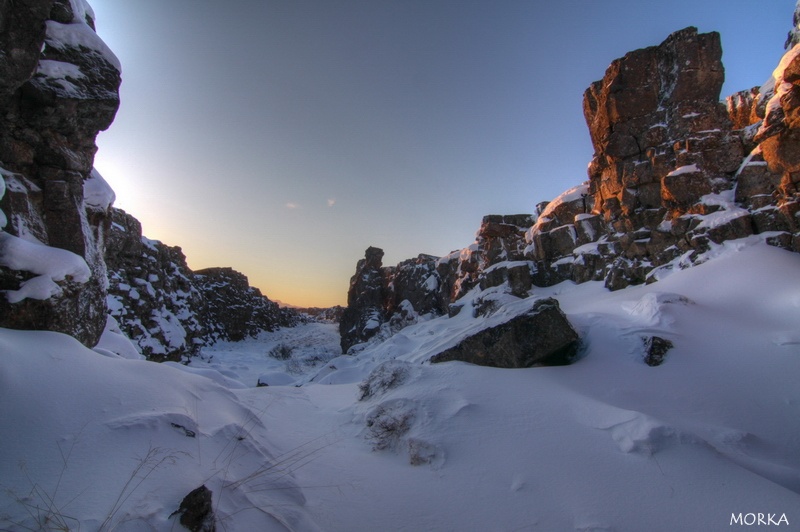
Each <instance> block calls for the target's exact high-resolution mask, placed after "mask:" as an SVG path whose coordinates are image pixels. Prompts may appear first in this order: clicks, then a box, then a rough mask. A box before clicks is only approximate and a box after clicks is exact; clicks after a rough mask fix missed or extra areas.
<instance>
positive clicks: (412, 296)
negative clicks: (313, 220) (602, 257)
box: [340, 214, 535, 353]
mask: <svg viewBox="0 0 800 532" xmlns="http://www.w3.org/2000/svg"><path fill="white" fill-rule="evenodd" d="M534 221H535V217H533V216H531V215H529V214H517V215H505V216H503V215H490V216H485V217H484V218H483V222H482V223H481V227H480V229H479V230H478V233H477V235H476V238H475V242H474V243H473V244H472V245H471V246H469V247H467V248H465V249H463V250H460V251H454V252H453V253H451V254H450V255H448V256H446V257H441V258H440V257H434V256H432V255H425V254H421V255H419V256H417V257H416V258H414V259H408V260H405V261H403V262H401V263H399V264H398V265H397V266H389V267H384V266H383V265H382V259H383V250H381V249H379V248H375V247H370V248H369V249H367V251H366V256H365V258H364V259H362V260H360V261H359V262H358V265H357V266H356V273H355V275H354V276H353V277H352V279H351V281H350V290H349V292H348V301H347V307H346V308H345V310H344V312H343V313H342V318H341V321H340V332H341V337H342V341H341V345H342V352H343V353H347V352H348V350H349V349H350V347H352V346H354V345H356V344H359V343H362V342H365V341H367V340H369V339H370V338H372V337H373V336H375V335H376V334H378V333H379V332H380V331H381V330H382V327H384V328H386V327H388V331H389V332H390V333H391V332H394V331H397V330H399V329H402V328H403V327H404V326H406V325H409V324H411V323H414V321H415V320H416V318H417V316H420V315H425V314H429V315H434V316H441V315H444V314H448V313H451V309H450V305H451V303H453V302H454V301H456V300H457V299H459V298H460V297H462V296H463V295H464V294H466V293H467V292H469V291H470V290H471V289H473V288H475V287H477V286H481V287H482V288H490V287H495V286H500V285H503V284H506V285H508V287H509V291H510V292H511V293H513V294H514V295H517V296H519V297H525V296H527V292H528V290H530V288H531V286H532V279H533V263H532V262H530V261H526V260H524V259H525V257H524V252H525V248H526V245H527V244H526V242H525V233H526V231H527V230H528V228H529V227H530V225H531V224H532V223H533V222H534ZM384 324H386V325H384Z"/></svg>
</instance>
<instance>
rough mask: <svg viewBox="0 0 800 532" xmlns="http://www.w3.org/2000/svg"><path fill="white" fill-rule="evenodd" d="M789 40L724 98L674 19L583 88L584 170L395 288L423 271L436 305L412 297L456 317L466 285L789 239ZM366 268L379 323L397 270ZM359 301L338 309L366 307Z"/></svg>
mask: <svg viewBox="0 0 800 532" xmlns="http://www.w3.org/2000/svg"><path fill="white" fill-rule="evenodd" d="M798 13H800V11H799V12H798ZM797 16H798V14H797V13H796V14H795V18H797ZM795 26H796V20H795ZM797 40H798V33H797V31H796V30H793V32H792V34H791V35H790V40H789V45H790V47H791V49H790V50H789V51H788V52H787V54H786V55H785V56H784V58H783V60H782V61H781V64H780V68H779V69H778V70H777V71H776V72H777V76H776V79H774V80H773V83H772V86H770V84H767V85H765V86H764V87H761V88H753V89H749V90H744V91H740V92H738V93H736V94H734V95H732V96H731V97H729V98H727V100H726V101H725V102H724V103H723V102H720V99H719V91H720V89H721V87H722V84H723V81H724V70H723V66H722V62H721V57H722V48H721V45H720V37H719V35H718V34H716V33H707V34H699V33H698V32H697V29H696V28H691V27H690V28H686V29H684V30H681V31H678V32H676V33H674V34H672V35H670V36H669V37H668V38H667V39H666V40H665V41H664V42H662V43H661V44H660V45H658V46H653V47H649V48H644V49H642V50H636V51H633V52H630V53H629V54H627V55H625V56H624V57H622V58H620V59H617V60H615V61H613V62H612V63H611V65H610V66H609V67H608V69H607V70H606V72H605V75H604V77H603V79H601V80H599V81H596V82H594V83H593V84H592V85H591V86H590V87H589V88H588V89H587V90H586V92H585V94H584V100H583V110H584V115H585V118H586V123H587V125H588V127H589V131H590V135H591V139H592V144H593V146H594V150H595V153H594V157H593V158H592V161H591V163H590V164H589V170H588V174H589V180H588V181H587V182H585V183H583V184H581V185H578V186H576V187H573V188H572V189H569V190H567V191H565V192H564V193H563V194H561V195H560V196H559V197H557V198H555V199H554V200H553V201H551V202H542V203H540V204H539V205H537V209H536V216H529V215H516V216H487V217H485V218H484V219H483V223H482V224H481V227H480V230H479V231H478V235H477V238H476V240H475V242H474V243H473V244H472V245H470V246H468V247H466V248H464V249H462V250H459V251H455V252H453V253H451V254H450V255H448V256H446V257H443V258H441V259H438V260H436V261H435V262H433V261H432V260H431V262H430V263H426V264H430V266H426V267H425V268H426V272H430V271H433V270H435V272H434V273H435V277H434V276H433V274H431V275H427V274H426V275H417V276H406V277H405V279H406V282H404V288H403V291H402V293H409V294H413V293H415V290H414V289H413V285H414V284H416V285H417V286H420V285H421V283H422V282H423V281H424V282H425V283H426V284H427V285H428V286H429V287H430V286H438V288H437V289H436V293H435V294H431V297H430V299H429V301H436V302H437V303H436V304H429V305H427V306H426V305H424V304H419V305H418V304H417V303H418V302H419V300H418V299H414V301H415V302H417V303H415V304H414V305H412V306H413V307H414V309H415V310H417V311H420V309H419V308H417V307H418V306H419V307H420V308H424V309H430V308H431V307H433V308H436V307H437V305H438V309H439V310H438V311H439V312H441V313H444V312H445V310H447V311H448V313H449V314H450V315H455V314H457V313H458V312H459V309H460V308H461V305H458V304H456V301H457V300H458V299H459V298H461V297H462V296H463V295H464V294H466V293H467V292H469V291H470V290H472V289H473V288H475V287H480V288H481V289H482V290H489V289H499V290H502V291H505V292H506V293H509V294H511V295H514V296H518V297H526V296H527V295H528V294H529V293H530V292H531V290H534V291H535V287H536V286H549V285H552V284H556V283H559V282H562V281H565V280H572V281H575V282H585V281H590V280H593V281H604V283H605V286H606V287H607V288H609V289H611V290H617V289H621V288H625V287H627V286H629V285H631V284H639V283H645V282H652V281H656V280H658V278H659V276H660V275H661V273H662V271H668V270H669V269H671V268H673V267H685V266H686V265H687V264H691V263H693V262H694V261H696V260H697V259H698V257H700V256H701V255H702V253H704V252H705V251H707V250H708V249H709V247H710V245H711V244H712V243H716V244H719V243H721V242H723V241H726V240H731V239H737V238H743V237H747V236H749V235H752V234H754V233H764V232H770V233H775V234H770V235H767V236H766V237H765V240H766V242H768V243H770V244H772V245H776V246H781V247H784V248H786V249H793V250H795V251H800V47H798V45H796V43H797ZM363 262H364V261H362V263H363ZM362 263H359V269H358V270H357V277H354V282H356V283H361V282H362V277H359V276H358V274H359V272H361V271H362ZM402 264H403V265H405V267H407V266H408V264H410V262H409V261H406V263H402ZM381 272H382V273H381ZM370 278H371V279H372V280H373V283H372V285H371V286H373V289H372V292H371V293H373V294H376V295H377V297H376V299H375V301H373V302H371V303H370V305H372V306H371V307H370V308H372V309H374V313H373V314H372V315H373V316H378V317H379V319H378V320H377V321H375V322H373V323H384V322H386V321H389V322H391V321H392V320H393V319H394V318H393V316H394V315H396V313H397V311H396V310H393V309H401V308H404V307H403V306H402V305H401V304H400V303H401V301H400V299H395V300H390V296H389V294H394V295H397V294H399V293H400V292H398V291H397V290H396V287H394V286H393V284H392V282H393V280H394V279H397V278H398V273H397V271H396V270H391V269H386V268H383V269H377V270H374V271H373V275H372V277H370ZM363 279H366V277H363ZM409 283H410V285H411V286H409ZM352 286H353V285H351V293H352ZM393 290H394V291H393ZM361 292H363V291H358V293H361ZM364 293H366V292H364ZM417 293H419V292H417ZM360 301H362V300H361V299H359V298H356V299H353V300H351V305H353V306H352V308H349V309H348V310H347V311H346V313H347V312H350V313H351V315H355V314H357V312H358V310H357V308H362V309H363V308H366V307H365V306H362V307H359V305H361V303H360ZM381 302H382V303H381ZM448 306H449V307H450V308H449V309H448ZM362 321H363V320H362ZM353 330H354V331H355V329H353ZM342 331H343V337H344V335H345V334H348V333H346V332H345V329H342ZM348 345H352V344H348ZM344 346H345V343H343V347H344Z"/></svg>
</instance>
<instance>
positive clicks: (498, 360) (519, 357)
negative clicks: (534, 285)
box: [431, 298, 580, 368]
mask: <svg viewBox="0 0 800 532" xmlns="http://www.w3.org/2000/svg"><path fill="white" fill-rule="evenodd" d="M579 346H580V338H579V336H578V333H577V332H575V329H573V328H572V325H570V323H569V320H567V317H566V316H565V315H564V313H563V312H562V311H561V309H560V308H559V305H558V301H556V300H555V299H552V298H547V299H540V300H537V301H536V302H535V303H534V304H533V306H532V307H531V309H530V310H528V311H527V312H525V313H523V314H520V315H519V316H515V317H514V318H512V319H510V320H509V321H507V322H505V323H502V324H500V325H496V326H494V327H489V328H486V329H483V330H481V331H480V332H477V333H475V334H473V335H470V336H468V337H467V338H464V339H463V340H462V341H461V342H459V343H458V345H456V346H454V347H451V348H449V349H446V350H445V351H442V352H441V353H439V354H437V355H435V356H433V357H432V358H431V362H448V361H451V360H461V361H463V362H469V363H471V364H477V365H480V366H493V367H498V368H529V367H532V366H551V365H563V364H569V363H570V362H571V361H572V359H573V358H574V357H575V356H576V354H577V352H578V348H579Z"/></svg>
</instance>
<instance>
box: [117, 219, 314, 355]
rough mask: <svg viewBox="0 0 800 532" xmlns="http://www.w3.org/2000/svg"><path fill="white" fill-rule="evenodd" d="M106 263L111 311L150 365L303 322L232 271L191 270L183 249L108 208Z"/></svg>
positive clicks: (294, 312) (225, 269)
mask: <svg viewBox="0 0 800 532" xmlns="http://www.w3.org/2000/svg"><path fill="white" fill-rule="evenodd" d="M106 261H107V263H108V270H109V283H110V286H109V295H108V307H109V312H110V313H111V315H112V316H114V318H115V319H116V320H117V322H118V323H119V325H120V328H121V329H122V330H123V332H125V334H126V335H127V336H128V337H129V338H131V340H133V341H134V342H135V343H136V344H137V345H138V347H139V349H141V351H142V353H143V354H144V355H145V356H147V357H148V358H149V359H151V360H158V361H161V360H180V359H181V358H182V357H185V356H191V355H193V354H195V353H197V351H198V350H199V349H200V347H202V346H203V345H208V344H211V343H214V342H216V341H219V340H231V341H238V340H242V339H244V338H246V337H250V336H255V335H257V334H258V333H259V332H261V331H272V330H274V329H275V328H277V327H291V326H293V325H296V324H298V323H299V322H300V321H301V317H300V315H299V313H297V312H296V311H294V310H292V309H282V308H280V307H278V305H277V304H276V303H275V302H273V301H270V300H269V299H268V298H267V297H265V296H263V295H262V294H261V292H260V291H259V290H258V289H257V288H254V287H251V286H250V285H249V283H248V280H247V277H246V276H245V275H244V274H242V273H239V272H237V271H235V270H233V269H232V268H208V269H205V270H199V271H196V272H193V271H192V270H191V269H190V268H189V266H188V265H187V264H186V257H185V256H184V254H183V251H182V250H181V248H179V247H177V246H167V245H165V244H163V243H161V242H159V241H157V240H150V239H148V238H146V237H144V236H142V226H141V224H140V223H139V221H138V220H137V219H136V218H134V217H133V216H131V215H129V214H127V213H126V212H125V211H122V210H121V209H113V224H112V228H111V234H110V238H109V241H108V251H107V257H106Z"/></svg>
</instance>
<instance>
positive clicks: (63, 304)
mask: <svg viewBox="0 0 800 532" xmlns="http://www.w3.org/2000/svg"><path fill="white" fill-rule="evenodd" d="M93 19H94V15H93V13H92V11H91V9H90V8H89V7H88V5H86V4H85V3H84V2H83V1H81V0H73V1H70V0H27V1H24V2H0V49H2V50H3V53H2V54H0V174H2V180H0V181H2V182H3V185H2V186H0V198H1V200H0V209H2V212H3V213H4V215H2V216H0V227H2V228H3V230H2V231H0V290H3V291H5V294H6V297H0V326H2V327H10V328H17V329H48V330H54V331H60V332H65V333H67V334H71V335H72V336H74V337H75V338H77V339H79V340H80V341H81V342H83V343H84V344H86V345H94V344H95V343H96V342H97V340H98V338H99V336H100V334H101V333H102V331H103V327H104V325H105V315H106V308H105V298H106V268H105V263H104V261H103V249H104V241H105V238H106V235H107V231H108V228H109V222H110V212H109V208H110V205H111V202H112V201H113V192H112V191H111V189H110V188H109V187H108V185H106V184H105V182H104V181H103V180H102V177H100V176H99V174H97V173H93V172H92V164H93V160H94V154H95V152H96V150H97V147H96V145H95V137H96V135H97V133H98V132H99V131H102V130H104V129H106V128H107V127H108V126H109V125H110V124H111V122H112V120H113V119H114V116H115V114H116V111H117V108H118V106H119V95H118V88H119V84H120V66H119V63H118V61H117V59H116V57H115V56H114V54H113V53H111V51H110V50H109V49H108V48H107V47H106V45H105V44H104V43H103V41H102V40H100V38H99V37H98V36H97V34H96V33H95V32H94V29H93V28H94V21H93ZM3 192H5V193H4V194H3Z"/></svg>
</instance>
